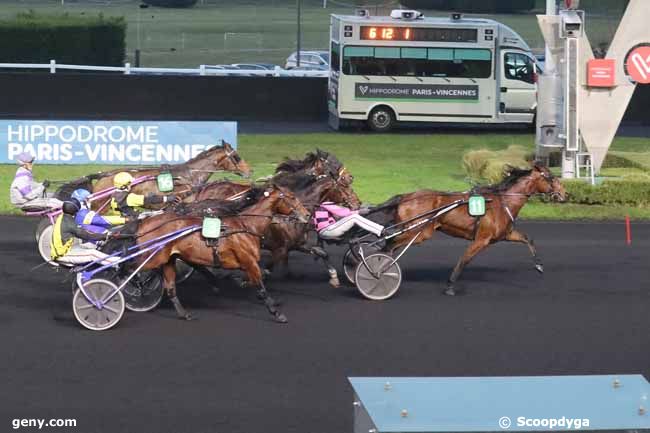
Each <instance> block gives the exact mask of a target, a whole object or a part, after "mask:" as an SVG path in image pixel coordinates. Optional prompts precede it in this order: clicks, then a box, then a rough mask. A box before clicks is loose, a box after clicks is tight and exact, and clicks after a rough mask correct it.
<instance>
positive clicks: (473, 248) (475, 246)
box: [443, 238, 490, 296]
mask: <svg viewBox="0 0 650 433" xmlns="http://www.w3.org/2000/svg"><path fill="white" fill-rule="evenodd" d="M488 245H490V239H489V238H485V239H477V240H475V241H474V242H472V243H471V244H470V245H469V246H468V247H467V249H466V250H465V253H464V254H463V255H462V256H461V258H460V259H459V260H458V263H456V266H455V267H454V270H453V272H452V273H451V276H450V277H449V280H448V281H447V289H445V291H444V292H443V293H444V294H445V295H448V296H455V295H456V289H455V288H454V285H455V284H456V281H458V278H459V277H460V274H461V273H462V272H463V269H464V268H465V266H466V265H467V264H468V263H469V262H471V261H472V259H473V258H474V256H476V255H477V254H478V253H480V252H481V251H482V250H483V249H484V248H485V247H487V246H488Z"/></svg>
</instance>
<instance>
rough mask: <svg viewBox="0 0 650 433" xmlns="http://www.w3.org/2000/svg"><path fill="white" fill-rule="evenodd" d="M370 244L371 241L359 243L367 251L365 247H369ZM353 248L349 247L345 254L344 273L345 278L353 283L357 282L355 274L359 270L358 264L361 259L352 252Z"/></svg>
mask: <svg viewBox="0 0 650 433" xmlns="http://www.w3.org/2000/svg"><path fill="white" fill-rule="evenodd" d="M369 244H370V242H360V243H359V244H357V245H358V246H359V247H361V248H363V249H364V251H365V248H367V246H368V245H369ZM351 248H352V247H350V248H348V250H347V251H346V252H345V254H344V255H343V273H345V278H347V280H348V281H349V282H350V283H351V284H356V280H355V275H356V272H357V266H359V262H360V261H361V259H360V258H357V257H355V255H354V254H352V249H351Z"/></svg>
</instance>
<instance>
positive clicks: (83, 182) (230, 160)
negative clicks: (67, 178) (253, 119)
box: [57, 142, 251, 209]
mask: <svg viewBox="0 0 650 433" xmlns="http://www.w3.org/2000/svg"><path fill="white" fill-rule="evenodd" d="M221 170H223V171H229V172H233V173H237V174H239V175H242V176H245V177H248V176H250V173H251V170H250V167H249V166H248V164H247V163H246V161H244V160H243V159H241V158H240V157H239V154H238V153H237V151H236V150H234V149H233V148H232V146H230V144H228V143H225V142H224V145H223V146H215V147H211V148H210V149H206V150H204V151H203V152H201V153H200V154H198V155H197V156H195V157H194V158H192V159H190V160H189V161H187V162H184V163H182V164H174V165H169V166H161V167H145V168H132V167H124V168H118V169H115V170H111V171H107V172H101V173H97V174H91V175H88V176H85V177H82V178H79V179H76V180H73V181H72V182H69V183H67V184H65V185H63V186H62V187H61V188H60V189H59V190H58V191H57V197H58V198H60V199H62V200H65V199H68V198H69V197H70V194H71V193H72V191H74V190H75V189H77V188H84V189H87V190H88V191H91V192H100V191H104V190H107V189H109V188H112V187H113V177H114V176H115V175H116V174H117V173H120V172H122V171H126V172H128V173H130V174H131V175H132V176H133V177H134V178H138V177H143V176H157V175H159V174H160V173H161V172H170V173H171V174H172V176H173V177H174V191H173V192H174V193H186V192H188V191H189V190H191V188H192V187H195V186H199V185H203V184H205V183H206V182H207V181H208V179H209V178H210V176H211V175H212V174H213V173H214V172H215V171H221ZM93 181H96V182H95V183H94V184H93ZM132 191H133V192H134V193H136V194H143V195H146V194H149V193H154V194H157V193H159V191H158V186H157V184H156V181H155V179H154V180H151V181H146V182H141V183H138V184H137V185H134V186H133V188H132ZM103 202H104V200H97V201H95V202H93V208H94V209H97V208H98V207H100V206H101V205H102V204H103Z"/></svg>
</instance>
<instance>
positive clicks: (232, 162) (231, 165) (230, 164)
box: [188, 141, 251, 178]
mask: <svg viewBox="0 0 650 433" xmlns="http://www.w3.org/2000/svg"><path fill="white" fill-rule="evenodd" d="M188 164H194V165H196V167H192V168H194V169H196V170H224V171H229V172H231V173H236V174H238V175H240V176H243V177H246V178H248V177H250V175H251V169H250V167H249V166H248V163H247V162H246V161H244V160H243V159H242V158H241V157H240V156H239V154H238V153H237V151H236V150H235V149H233V147H232V146H231V145H230V144H229V143H226V142H225V141H224V142H223V146H214V147H211V148H209V149H206V150H204V151H203V152H201V153H200V154H198V155H197V156H196V157H195V158H194V159H193V160H190V161H189V163H188Z"/></svg>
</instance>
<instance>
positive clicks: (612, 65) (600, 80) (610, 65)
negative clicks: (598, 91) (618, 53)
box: [587, 59, 616, 87]
mask: <svg viewBox="0 0 650 433" xmlns="http://www.w3.org/2000/svg"><path fill="white" fill-rule="evenodd" d="M615 85H616V60H614V59H592V60H589V63H588V64H587V86H589V87H614V86H615Z"/></svg>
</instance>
